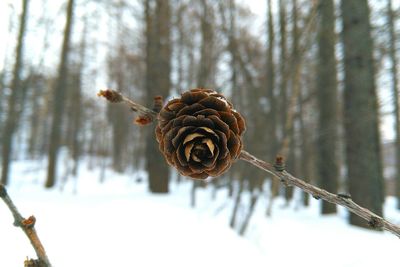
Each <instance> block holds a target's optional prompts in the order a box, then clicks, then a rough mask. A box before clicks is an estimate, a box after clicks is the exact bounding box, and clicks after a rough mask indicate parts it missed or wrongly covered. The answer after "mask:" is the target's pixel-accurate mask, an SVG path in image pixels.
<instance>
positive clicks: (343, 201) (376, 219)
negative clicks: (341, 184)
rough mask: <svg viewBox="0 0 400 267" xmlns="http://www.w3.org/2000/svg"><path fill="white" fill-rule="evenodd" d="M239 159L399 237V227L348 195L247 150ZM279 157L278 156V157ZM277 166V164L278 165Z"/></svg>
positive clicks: (285, 183)
mask: <svg viewBox="0 0 400 267" xmlns="http://www.w3.org/2000/svg"><path fill="white" fill-rule="evenodd" d="M239 157H240V159H242V160H244V161H247V162H249V163H250V164H253V165H254V166H256V167H258V168H260V169H262V170H264V171H266V172H268V173H270V174H272V176H274V177H275V178H278V179H279V180H280V181H281V182H282V183H283V184H284V185H286V186H296V187H298V188H300V189H301V190H303V191H305V192H307V193H309V194H311V195H312V196H313V197H314V198H316V199H323V200H325V201H328V202H330V203H333V204H337V205H340V206H343V207H345V208H347V209H348V210H349V211H350V212H352V213H354V214H356V215H358V216H360V217H361V218H363V219H365V220H366V221H367V222H368V225H369V226H371V227H372V228H375V229H383V230H387V231H389V232H391V233H392V234H394V235H396V236H397V237H400V227H399V226H397V225H395V224H393V223H391V222H389V221H387V220H385V219H384V218H382V217H380V216H378V215H376V214H375V213H373V212H372V211H370V210H368V209H366V208H363V207H361V206H360V205H358V204H357V203H355V202H354V201H353V200H351V197H350V196H348V195H342V194H332V193H330V192H328V191H326V190H324V189H321V188H319V187H316V186H314V185H311V184H309V183H307V182H305V181H303V180H301V179H299V178H296V177H294V176H293V175H291V174H290V173H288V172H287V171H285V170H282V171H280V170H278V169H279V168H277V166H274V165H272V164H270V163H268V162H265V161H262V160H260V159H258V158H256V157H255V156H253V155H251V154H250V153H249V152H247V151H244V150H242V152H241V153H240V156H239ZM278 159H279V158H278ZM278 167H279V166H278Z"/></svg>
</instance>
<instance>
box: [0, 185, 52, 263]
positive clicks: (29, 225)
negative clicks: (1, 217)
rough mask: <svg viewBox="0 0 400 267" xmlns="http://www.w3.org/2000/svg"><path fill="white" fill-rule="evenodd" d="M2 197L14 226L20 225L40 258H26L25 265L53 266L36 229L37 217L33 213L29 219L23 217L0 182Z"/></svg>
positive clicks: (0, 194) (0, 196)
mask: <svg viewBox="0 0 400 267" xmlns="http://www.w3.org/2000/svg"><path fill="white" fill-rule="evenodd" d="M0 198H1V199H2V200H3V201H4V203H6V205H7V207H8V208H9V210H10V211H11V213H12V215H13V217H14V226H16V227H20V228H21V229H22V231H23V232H24V233H25V234H26V236H27V237H28V239H29V241H31V244H32V247H33V249H34V250H35V252H36V255H37V257H38V260H33V259H31V260H26V261H25V266H38V267H51V264H50V261H49V259H48V257H47V254H46V251H45V249H44V247H43V245H42V242H40V239H39V236H38V235H37V232H36V230H35V223H36V218H35V217H34V216H33V215H32V216H29V218H28V219H25V218H24V217H22V215H21V213H19V211H18V209H17V207H16V206H15V205H14V202H13V201H12V200H11V198H10V196H9V195H8V193H7V190H6V188H5V186H4V185H2V184H0Z"/></svg>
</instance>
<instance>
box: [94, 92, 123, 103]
mask: <svg viewBox="0 0 400 267" xmlns="http://www.w3.org/2000/svg"><path fill="white" fill-rule="evenodd" d="M97 96H100V97H104V98H105V99H107V100H108V101H110V102H111V103H119V102H122V101H123V100H124V97H123V96H122V95H121V93H119V92H117V91H115V90H111V89H106V90H100V91H99V92H98V93H97Z"/></svg>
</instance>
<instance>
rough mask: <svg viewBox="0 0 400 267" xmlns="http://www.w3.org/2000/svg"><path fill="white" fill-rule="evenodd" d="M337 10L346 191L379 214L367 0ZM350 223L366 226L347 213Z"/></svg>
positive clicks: (379, 174)
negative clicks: (341, 52)
mask: <svg viewBox="0 0 400 267" xmlns="http://www.w3.org/2000/svg"><path fill="white" fill-rule="evenodd" d="M341 11H342V19H343V30H342V38H343V47H344V71H345V80H344V118H345V119H344V125H345V139H346V157H347V159H346V162H347V168H348V177H349V179H348V185H349V191H350V194H351V195H352V198H353V199H354V201H356V202H358V203H360V205H362V206H365V207H366V208H368V209H371V210H372V211H373V212H375V213H377V214H378V215H381V214H382V202H383V175H382V162H381V157H380V136H379V131H378V103H377V95H376V85H375V69H374V60H373V56H372V52H373V43H372V38H371V26H370V21H369V17H370V10H369V6H368V2H367V0H353V1H346V0H342V1H341ZM360 40H362V41H360ZM350 223H351V224H353V225H357V226H361V227H367V226H368V225H367V224H365V223H364V221H363V220H362V219H360V218H359V217H358V216H355V215H350Z"/></svg>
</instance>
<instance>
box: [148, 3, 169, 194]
mask: <svg viewBox="0 0 400 267" xmlns="http://www.w3.org/2000/svg"><path fill="white" fill-rule="evenodd" d="M151 2H152V1H151V0H146V1H145V3H144V4H145V19H146V91H147V103H148V105H149V106H152V105H153V97H154V96H156V95H162V96H163V97H166V96H168V94H169V90H170V87H171V80H170V72H171V65H170V58H171V47H170V45H171V43H170V22H171V18H170V3H169V0H157V1H155V3H154V4H155V7H153V6H152V3H151ZM149 131H154V129H149ZM146 160H147V163H146V164H147V167H146V169H147V171H148V174H149V189H150V191H151V192H154V193H167V192H168V190H169V188H168V184H169V183H168V181H169V168H168V166H167V165H166V163H165V162H164V160H163V159H162V156H161V154H160V153H159V150H158V145H157V144H156V141H155V140H154V138H153V134H152V133H148V134H147V140H146Z"/></svg>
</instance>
